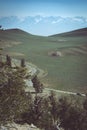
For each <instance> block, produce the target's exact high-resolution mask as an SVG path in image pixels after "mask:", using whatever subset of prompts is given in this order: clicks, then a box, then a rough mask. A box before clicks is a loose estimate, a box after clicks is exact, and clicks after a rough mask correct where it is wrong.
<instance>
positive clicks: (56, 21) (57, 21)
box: [52, 18, 63, 24]
mask: <svg viewBox="0 0 87 130" xmlns="http://www.w3.org/2000/svg"><path fill="white" fill-rule="evenodd" d="M62 20H63V19H62V18H61V19H58V20H53V21H52V24H56V23H59V22H61V21H62Z"/></svg>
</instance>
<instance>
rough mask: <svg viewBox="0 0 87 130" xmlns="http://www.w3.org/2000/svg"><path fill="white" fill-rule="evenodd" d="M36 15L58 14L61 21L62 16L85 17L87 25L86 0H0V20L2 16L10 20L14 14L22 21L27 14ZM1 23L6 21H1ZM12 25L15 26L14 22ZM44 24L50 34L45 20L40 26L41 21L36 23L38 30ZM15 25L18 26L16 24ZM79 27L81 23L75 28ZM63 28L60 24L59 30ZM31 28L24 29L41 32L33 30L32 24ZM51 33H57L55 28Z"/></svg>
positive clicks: (36, 31) (54, 15)
mask: <svg viewBox="0 0 87 130" xmlns="http://www.w3.org/2000/svg"><path fill="white" fill-rule="evenodd" d="M37 15H39V16H41V17H46V18H47V17H49V16H53V17H57V16H58V17H62V18H63V21H64V18H65V19H66V18H77V17H80V20H81V18H82V20H83V19H85V25H84V26H86V25H87V0H0V20H1V21H2V17H8V18H9V21H10V17H11V16H16V17H18V18H19V19H20V20H21V21H22V20H24V19H25V18H26V17H29V16H30V17H35V16H37ZM58 20H59V19H58ZM1 21H0V22H1ZM37 21H38V20H37ZM39 21H40V22H41V20H40V18H39ZM39 21H38V22H37V23H38V24H39ZM42 22H43V21H42ZM60 22H61V20H60ZM1 23H2V22H1ZM3 23H6V22H5V21H3ZM25 23H26V22H25ZM20 24H21V23H20ZM14 25H15V27H16V23H15V24H14ZM3 26H5V27H7V28H8V27H10V26H9V25H7V24H6V25H5V24H3ZM25 26H27V25H25ZM44 26H45V27H46V28H48V30H47V31H48V35H49V34H51V33H52V32H51V33H49V28H51V25H50V24H49V27H48V24H46V22H45V24H42V26H41V23H40V26H39V25H38V27H39V30H40V28H41V30H42V29H43V28H44ZM71 26H72V27H71V29H74V28H76V26H75V23H74V26H75V27H73V25H71ZM17 27H19V26H18V25H17ZM80 27H81V24H80V26H77V28H80ZM82 27H83V26H82ZM13 28H14V27H13ZM25 28H26V27H25ZM63 28H64V27H63ZM63 28H62V26H61V30H60V32H63ZM52 29H53V28H52ZM67 29H68V27H67ZM25 30H26V29H25ZM32 30H33V31H32ZM32 30H29V29H27V30H26V31H31V32H32V33H35V34H36V33H37V34H39V35H40V34H41V32H39V30H38V29H37V30H35V31H34V28H33V26H32ZM68 30H69V29H68ZM64 31H67V30H64ZM58 32H59V30H58ZM53 33H57V30H56V32H55V31H54V32H53ZM41 35H47V34H45V33H42V34H41Z"/></svg>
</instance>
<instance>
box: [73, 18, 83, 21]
mask: <svg viewBox="0 0 87 130" xmlns="http://www.w3.org/2000/svg"><path fill="white" fill-rule="evenodd" d="M72 21H76V22H84V19H83V18H82V17H73V18H72Z"/></svg>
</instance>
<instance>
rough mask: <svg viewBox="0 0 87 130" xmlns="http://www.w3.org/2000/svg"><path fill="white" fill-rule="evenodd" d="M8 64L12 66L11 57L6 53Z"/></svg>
mask: <svg viewBox="0 0 87 130" xmlns="http://www.w3.org/2000/svg"><path fill="white" fill-rule="evenodd" d="M6 64H7V65H8V66H10V67H11V57H10V56H8V55H6Z"/></svg>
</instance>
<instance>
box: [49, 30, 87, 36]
mask: <svg viewBox="0 0 87 130" xmlns="http://www.w3.org/2000/svg"><path fill="white" fill-rule="evenodd" d="M51 36H53V37H58V36H62V37H66V36H68V37H77V36H87V28H82V29H78V30H74V31H70V32H66V33H61V34H55V35H51Z"/></svg>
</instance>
